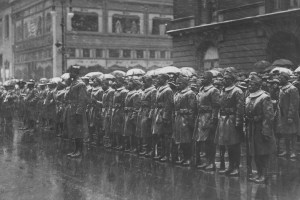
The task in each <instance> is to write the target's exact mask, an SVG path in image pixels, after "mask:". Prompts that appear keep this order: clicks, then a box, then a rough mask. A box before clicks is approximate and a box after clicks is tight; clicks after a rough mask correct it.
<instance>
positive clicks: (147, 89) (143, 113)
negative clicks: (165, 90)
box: [137, 75, 157, 157]
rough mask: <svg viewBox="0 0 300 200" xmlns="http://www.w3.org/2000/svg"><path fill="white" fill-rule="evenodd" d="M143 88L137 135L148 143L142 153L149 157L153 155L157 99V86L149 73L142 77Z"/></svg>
mask: <svg viewBox="0 0 300 200" xmlns="http://www.w3.org/2000/svg"><path fill="white" fill-rule="evenodd" d="M142 81H143V88H144V91H143V92H142V96H141V108H140V110H139V113H138V122H137V137H138V138H141V139H142V140H144V141H143V143H144V144H146V150H144V151H142V152H141V153H140V155H142V156H143V155H146V156H147V157H151V156H153V152H154V145H153V144H154V143H153V141H152V122H153V114H154V106H155V100H156V92H157V90H156V88H155V87H154V85H153V79H152V77H151V76H149V75H144V76H143V77H142Z"/></svg>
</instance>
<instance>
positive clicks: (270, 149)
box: [1, 65, 299, 183]
mask: <svg viewBox="0 0 300 200" xmlns="http://www.w3.org/2000/svg"><path fill="white" fill-rule="evenodd" d="M79 74H80V67H79V66H75V65H74V66H70V67H69V77H67V78H65V80H63V81H55V80H51V81H50V82H49V83H47V85H48V89H46V87H45V88H44V86H43V85H44V84H42V85H41V84H40V86H39V88H38V89H37V88H35V87H34V86H35V84H34V81H29V82H28V83H27V87H26V88H24V87H23V86H22V84H19V88H18V89H17V90H14V87H12V86H11V85H8V86H7V85H4V87H5V91H4V92H3V93H2V101H1V102H2V106H1V111H2V112H3V113H5V115H4V116H5V118H6V119H8V120H11V119H12V115H11V114H9V113H11V111H12V110H13V109H10V107H9V106H7V105H8V104H7V105H6V101H7V99H9V100H8V101H9V102H10V103H9V105H12V106H17V107H19V109H17V110H18V112H19V113H20V114H19V115H20V116H21V118H23V119H24V123H25V125H26V126H27V127H26V128H34V126H35V124H36V122H37V121H38V122H39V124H46V125H53V128H55V130H56V132H57V133H58V135H59V136H62V137H68V138H71V139H74V141H75V148H74V151H73V152H72V153H70V154H68V156H69V157H73V158H76V157H79V156H81V154H82V149H83V144H84V143H85V142H86V143H91V144H97V145H103V146H104V147H105V148H112V149H115V150H119V151H125V152H132V153H137V154H138V155H140V156H145V157H150V158H153V159H155V160H159V161H161V162H173V163H176V164H178V165H183V166H195V167H197V168H198V169H203V170H206V171H214V170H215V169H216V164H215V159H216V158H215V157H216V150H217V147H218V149H219V151H220V166H219V170H218V172H219V173H220V174H226V175H228V176H238V175H239V168H240V160H241V144H242V143H244V144H245V147H246V152H247V156H246V157H247V172H248V175H249V180H251V181H254V182H257V183H264V182H265V181H266V174H267V168H268V163H269V159H270V156H271V155H272V154H273V153H275V152H276V149H279V148H276V146H277V147H278V146H279V141H280V139H281V138H284V140H285V144H286V150H285V151H283V152H281V151H280V150H278V154H279V156H285V155H288V156H289V157H291V158H295V157H296V151H295V141H296V139H297V134H298V132H299V92H298V90H297V88H296V87H295V86H293V84H291V83H290V82H289V81H290V75H289V74H287V73H284V72H281V73H278V74H275V75H273V77H272V78H271V79H270V78H269V77H268V79H266V78H265V76H262V75H260V74H257V73H255V72H253V73H250V75H249V76H248V77H247V79H241V77H239V78H238V76H237V73H236V70H235V69H234V68H227V69H226V70H225V72H224V73H223V74H219V75H218V76H217V77H214V74H213V73H212V72H211V71H206V72H204V73H203V74H202V75H201V77H200V78H198V79H195V76H194V75H193V76H190V75H189V74H186V73H184V71H183V72H182V73H181V72H176V73H170V72H168V73H164V71H163V70H160V71H159V73H152V74H149V73H146V74H139V73H136V74H133V75H130V76H128V75H126V73H124V72H121V71H115V72H113V73H111V74H102V75H98V76H94V77H80V76H79ZM245 78H246V77H245ZM195 80H197V81H195ZM297 83H298V82H297V81H296V82H295V85H297ZM10 95H11V96H10ZM12 96H13V97H12ZM13 102H17V103H13ZM6 114H7V116H8V117H6ZM226 151H227V153H228V161H229V166H228V167H226V166H225V153H226ZM252 160H254V161H255V166H256V169H257V173H256V174H253V173H252V171H253V170H252V166H253V163H252Z"/></svg>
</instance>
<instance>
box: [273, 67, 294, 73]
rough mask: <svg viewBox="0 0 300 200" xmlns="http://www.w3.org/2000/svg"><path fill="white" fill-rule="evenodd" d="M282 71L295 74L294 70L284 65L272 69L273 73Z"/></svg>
mask: <svg viewBox="0 0 300 200" xmlns="http://www.w3.org/2000/svg"><path fill="white" fill-rule="evenodd" d="M281 72H285V73H287V74H289V75H292V74H293V71H292V70H290V69H288V68H284V67H275V68H274V69H272V71H271V73H272V74H274V73H281Z"/></svg>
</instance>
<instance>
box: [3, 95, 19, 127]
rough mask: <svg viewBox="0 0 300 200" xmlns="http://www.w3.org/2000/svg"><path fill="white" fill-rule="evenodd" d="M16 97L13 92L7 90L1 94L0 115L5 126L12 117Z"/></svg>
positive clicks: (10, 121)
mask: <svg viewBox="0 0 300 200" xmlns="http://www.w3.org/2000/svg"><path fill="white" fill-rule="evenodd" d="M17 98H18V97H17V95H16V93H15V92H14V91H13V90H7V91H6V92H4V93H3V103H2V115H3V117H4V119H5V123H6V124H11V123H12V119H13V116H14V111H15V106H16V102H17Z"/></svg>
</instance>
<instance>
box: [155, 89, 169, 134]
mask: <svg viewBox="0 0 300 200" xmlns="http://www.w3.org/2000/svg"><path fill="white" fill-rule="evenodd" d="M173 109H174V93H173V91H172V89H171V88H170V86H169V85H165V86H161V87H160V88H158V91H157V94H156V102H155V110H154V121H153V132H152V133H153V134H158V135H163V134H166V135H168V136H170V137H171V134H172V112H173Z"/></svg>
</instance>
